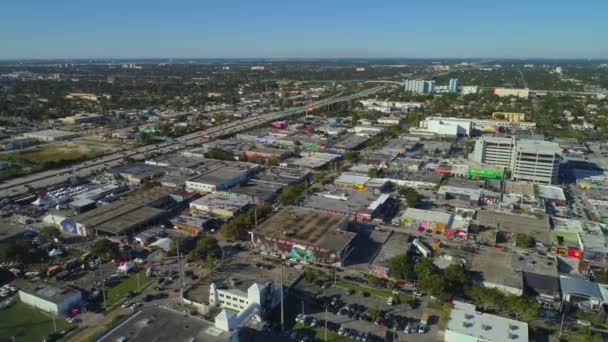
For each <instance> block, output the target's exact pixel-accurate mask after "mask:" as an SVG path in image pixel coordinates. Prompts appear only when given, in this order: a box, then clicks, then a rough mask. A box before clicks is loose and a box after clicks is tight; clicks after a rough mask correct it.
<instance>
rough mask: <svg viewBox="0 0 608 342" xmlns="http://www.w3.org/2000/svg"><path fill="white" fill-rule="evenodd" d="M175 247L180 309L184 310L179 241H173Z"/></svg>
mask: <svg viewBox="0 0 608 342" xmlns="http://www.w3.org/2000/svg"><path fill="white" fill-rule="evenodd" d="M175 245H176V248H177V269H178V273H179V300H180V303H181V305H182V309H183V308H184V281H183V279H182V262H181V257H180V250H179V241H175Z"/></svg>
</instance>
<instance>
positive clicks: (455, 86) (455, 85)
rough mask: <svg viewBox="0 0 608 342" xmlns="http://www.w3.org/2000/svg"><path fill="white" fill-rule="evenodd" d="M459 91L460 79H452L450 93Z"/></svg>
mask: <svg viewBox="0 0 608 342" xmlns="http://www.w3.org/2000/svg"><path fill="white" fill-rule="evenodd" d="M457 91H458V79H457V78H452V79H450V85H449V92H450V93H455V92H457Z"/></svg>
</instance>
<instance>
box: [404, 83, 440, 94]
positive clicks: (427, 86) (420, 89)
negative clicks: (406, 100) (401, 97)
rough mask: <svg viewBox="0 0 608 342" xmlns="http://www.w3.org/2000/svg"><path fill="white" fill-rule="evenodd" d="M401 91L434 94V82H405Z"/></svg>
mask: <svg viewBox="0 0 608 342" xmlns="http://www.w3.org/2000/svg"><path fill="white" fill-rule="evenodd" d="M403 90H404V91H409V92H412V93H414V94H432V93H434V92H435V81H425V80H405V82H404V87H403Z"/></svg>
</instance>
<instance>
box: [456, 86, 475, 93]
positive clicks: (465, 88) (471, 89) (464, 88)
mask: <svg viewBox="0 0 608 342" xmlns="http://www.w3.org/2000/svg"><path fill="white" fill-rule="evenodd" d="M478 92H479V86H460V95H469V94H477V93H478Z"/></svg>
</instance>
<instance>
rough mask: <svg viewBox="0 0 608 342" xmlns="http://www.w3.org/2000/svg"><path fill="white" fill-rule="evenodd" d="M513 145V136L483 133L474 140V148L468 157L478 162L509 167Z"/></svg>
mask: <svg viewBox="0 0 608 342" xmlns="http://www.w3.org/2000/svg"><path fill="white" fill-rule="evenodd" d="M514 146H515V138H506V137H495V136H485V135H484V136H482V137H479V138H478V139H477V140H476V141H475V148H474V150H473V152H472V153H471V154H470V155H469V159H471V160H472V161H474V162H476V163H480V164H488V165H496V166H499V167H501V168H505V169H510V168H511V159H512V158H513V147H514Z"/></svg>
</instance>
